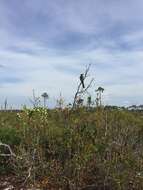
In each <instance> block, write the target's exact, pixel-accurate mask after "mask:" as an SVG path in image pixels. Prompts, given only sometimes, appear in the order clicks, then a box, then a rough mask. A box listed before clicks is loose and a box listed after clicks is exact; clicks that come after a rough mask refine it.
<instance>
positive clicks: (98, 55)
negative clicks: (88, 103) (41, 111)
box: [0, 0, 143, 108]
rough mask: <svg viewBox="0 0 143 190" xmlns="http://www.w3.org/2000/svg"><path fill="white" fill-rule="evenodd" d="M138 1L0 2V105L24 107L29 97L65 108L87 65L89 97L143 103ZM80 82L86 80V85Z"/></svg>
mask: <svg viewBox="0 0 143 190" xmlns="http://www.w3.org/2000/svg"><path fill="white" fill-rule="evenodd" d="M142 10H143V1H142V0H108V1H107V0H0V105H3V103H4V100H5V99H6V98H7V100H8V103H9V105H10V106H12V107H15V108H16V107H19V106H21V105H24V104H26V105H30V101H29V98H30V97H31V96H32V90H33V89H34V90H35V93H36V95H37V96H40V95H41V94H42V93H43V92H47V93H48V94H49V97H50V98H49V100H48V105H49V106H52V105H54V104H55V102H56V99H57V98H58V97H59V96H60V93H61V94H62V96H63V97H64V99H65V101H66V102H67V103H68V102H71V101H72V99H73V96H74V93H75V91H76V88H77V84H78V81H79V75H80V74H81V73H83V72H84V70H85V68H86V66H87V65H88V64H91V68H90V76H89V77H88V80H90V78H92V77H93V78H94V79H95V80H94V83H93V86H92V89H91V91H90V93H91V94H92V95H93V97H95V96H96V95H95V92H94V90H95V89H97V88H98V86H102V87H103V88H104V89H105V91H104V94H103V100H104V103H105V104H114V105H131V104H143V73H142V72H143V11H142ZM87 83H88V81H87Z"/></svg>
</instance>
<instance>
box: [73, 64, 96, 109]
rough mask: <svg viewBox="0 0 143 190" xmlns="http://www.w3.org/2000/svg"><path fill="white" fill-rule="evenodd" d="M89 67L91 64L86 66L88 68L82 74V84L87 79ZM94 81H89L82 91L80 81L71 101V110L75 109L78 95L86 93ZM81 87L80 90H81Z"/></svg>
mask: <svg viewBox="0 0 143 190" xmlns="http://www.w3.org/2000/svg"><path fill="white" fill-rule="evenodd" d="M90 66H91V64H89V65H88V67H87V68H86V70H85V72H84V75H83V76H84V78H83V83H84V81H85V79H86V78H87V77H88V72H89V69H90ZM93 80H94V79H91V81H90V83H89V84H88V85H87V87H86V88H85V89H84V88H83V87H82V81H80V83H79V85H78V87H77V91H76V93H75V95H74V101H73V105H72V109H74V108H75V107H76V101H77V97H78V95H79V94H84V93H85V92H87V90H88V89H89V88H90V86H91V84H92V82H93ZM81 87H82V89H81Z"/></svg>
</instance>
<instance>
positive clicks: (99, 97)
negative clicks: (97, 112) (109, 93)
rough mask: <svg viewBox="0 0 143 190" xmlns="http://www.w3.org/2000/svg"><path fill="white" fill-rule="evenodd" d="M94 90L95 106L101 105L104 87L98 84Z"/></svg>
mask: <svg viewBox="0 0 143 190" xmlns="http://www.w3.org/2000/svg"><path fill="white" fill-rule="evenodd" d="M96 92H97V98H96V104H97V106H101V105H102V93H103V92H104V88H102V87H101V86H100V87H98V89H97V90H96Z"/></svg>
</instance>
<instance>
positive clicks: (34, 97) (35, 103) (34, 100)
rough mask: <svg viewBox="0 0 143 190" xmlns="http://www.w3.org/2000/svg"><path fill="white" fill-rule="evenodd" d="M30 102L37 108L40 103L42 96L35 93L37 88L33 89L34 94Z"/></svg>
mask: <svg viewBox="0 0 143 190" xmlns="http://www.w3.org/2000/svg"><path fill="white" fill-rule="evenodd" d="M29 100H30V102H31V103H32V105H33V107H34V108H36V107H38V106H39V104H40V97H37V96H36V95H35V90H34V89H33V96H32V98H29Z"/></svg>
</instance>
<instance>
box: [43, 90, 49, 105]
mask: <svg viewBox="0 0 143 190" xmlns="http://www.w3.org/2000/svg"><path fill="white" fill-rule="evenodd" d="M41 96H42V98H43V101H44V108H45V107H46V101H47V99H48V98H49V95H48V94H47V92H44V93H43V94H42V95H41Z"/></svg>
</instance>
